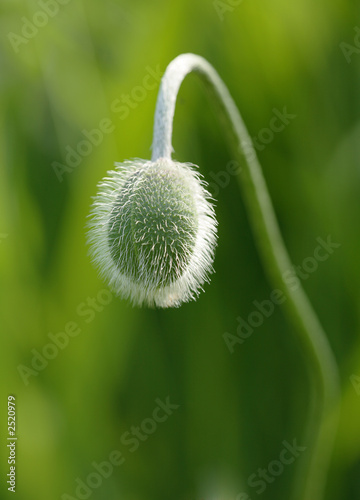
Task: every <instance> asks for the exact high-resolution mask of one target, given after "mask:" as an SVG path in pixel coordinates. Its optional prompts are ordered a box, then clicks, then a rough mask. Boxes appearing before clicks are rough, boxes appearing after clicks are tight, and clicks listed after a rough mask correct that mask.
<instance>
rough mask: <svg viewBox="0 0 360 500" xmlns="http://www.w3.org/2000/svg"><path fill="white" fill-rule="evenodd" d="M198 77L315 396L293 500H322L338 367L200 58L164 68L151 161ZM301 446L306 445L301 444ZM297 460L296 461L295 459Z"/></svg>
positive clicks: (162, 153) (160, 153)
mask: <svg viewBox="0 0 360 500" xmlns="http://www.w3.org/2000/svg"><path fill="white" fill-rule="evenodd" d="M191 72H196V73H197V74H198V75H199V76H200V77H201V79H202V81H203V82H204V83H205V85H206V87H207V89H208V91H209V92H210V94H211V95H212V96H213V97H214V98H215V102H216V105H217V107H218V110H219V112H220V116H221V118H222V120H225V125H226V126H225V127H224V129H225V130H226V131H227V132H228V138H229V140H230V145H231V148H232V150H233V153H234V155H235V157H236V159H237V160H238V161H239V163H240V165H241V168H240V169H239V175H238V181H239V183H240V186H241V188H242V192H243V195H244V198H245V203H246V206H247V209H248V214H249V218H250V222H251V225H252V228H253V232H254V237H255V240H256V243H257V247H258V250H259V252H260V255H261V257H262V261H263V265H264V268H265V271H266V273H267V274H268V277H269V279H270V282H271V284H272V286H274V287H276V288H279V289H281V290H282V291H283V293H284V294H285V296H286V299H287V300H286V301H285V302H284V307H285V308H286V311H287V313H288V317H289V319H290V320H291V321H292V323H293V325H294V327H295V331H296V332H297V333H298V335H299V337H300V339H301V341H302V345H303V348H304V351H305V355H306V356H305V358H306V361H307V365H308V369H309V373H310V377H311V378H310V380H311V390H312V392H313V396H312V402H311V411H310V415H309V423H308V426H307V430H306V435H305V438H304V439H305V440H306V446H307V451H306V452H305V453H304V455H303V459H302V463H301V464H300V467H299V473H298V477H297V481H296V484H295V487H294V499H296V500H299V499H301V500H321V498H323V495H324V488H325V483H326V476H327V471H328V467H329V461H330V457H331V452H332V447H333V442H334V438H335V435H336V429H337V422H338V413H339V406H340V388H339V376H338V368H337V364H336V361H335V358H334V355H333V352H332V350H331V347H330V345H329V342H328V339H327V337H326V334H325V332H324V331H323V329H322V327H321V325H320V322H319V320H318V318H317V316H316V314H315V312H314V310H313V308H312V306H311V304H310V302H309V300H308V298H307V296H306V294H305V292H304V290H303V288H302V286H301V285H300V284H299V286H298V287H297V288H296V289H294V288H290V287H289V286H288V284H287V283H286V281H284V279H283V276H284V274H285V273H286V272H287V271H289V270H291V269H292V267H293V266H292V264H291V261H290V258H289V256H288V253H287V251H286V248H285V245H284V242H283V240H282V237H281V234H280V230H279V226H278V223H277V220H276V216H275V212H274V209H273V206H272V202H271V199H270V195H269V192H268V190H267V186H266V183H265V179H264V177H263V174H262V170H261V167H260V164H259V161H258V159H257V156H256V153H255V150H254V147H253V144H252V141H251V138H250V136H249V134H248V132H247V130H246V127H245V125H244V122H243V120H242V118H241V115H240V113H239V111H238V109H237V106H236V104H235V102H234V100H233V99H232V97H231V95H230V93H229V91H228V89H227V87H226V86H225V84H224V82H223V81H222V80H221V78H220V77H219V75H218V73H217V72H216V71H215V69H214V68H213V67H212V66H211V65H210V64H209V63H208V62H207V61H206V60H205V59H203V58H202V57H200V56H196V55H194V54H183V55H181V56H178V57H177V58H176V59H174V60H173V61H172V62H171V63H170V64H169V66H168V68H167V70H166V72H165V75H164V77H163V79H162V82H161V87H160V91H159V96H158V101H157V106H156V113H155V125H154V141H153V155H152V159H153V160H156V159H158V158H160V157H167V158H170V157H171V152H172V146H171V137H172V123H173V118H174V113H175V104H176V97H177V94H178V91H179V88H180V86H181V83H182V81H183V79H184V78H185V76H186V75H187V74H189V73H191ZM302 444H304V443H302ZM299 460H300V459H299Z"/></svg>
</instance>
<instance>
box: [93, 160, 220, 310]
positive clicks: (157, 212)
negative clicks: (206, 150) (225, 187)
mask: <svg viewBox="0 0 360 500" xmlns="http://www.w3.org/2000/svg"><path fill="white" fill-rule="evenodd" d="M193 167H194V166H193V165H190V164H182V163H177V162H174V161H172V160H170V159H167V158H159V159H158V160H156V161H153V162H152V161H145V160H138V159H137V160H133V161H131V162H130V161H126V162H124V163H120V164H117V168H116V170H114V171H111V172H109V173H108V177H105V179H103V181H102V182H101V183H100V184H99V192H98V194H97V196H96V197H95V199H94V203H93V207H92V211H91V214H90V216H91V221H90V223H89V226H90V230H89V238H88V241H89V244H90V245H91V254H92V257H93V260H94V262H95V264H96V265H97V266H98V267H99V269H100V272H101V275H102V276H103V277H104V278H105V279H106V280H107V281H108V283H109V285H110V287H111V289H112V290H113V291H114V292H115V293H117V294H118V295H120V296H121V297H123V298H130V299H131V301H132V302H133V304H135V305H141V304H143V303H144V304H146V305H148V306H154V305H155V306H157V307H176V306H179V305H180V304H181V303H182V302H186V301H188V300H191V299H194V298H195V296H196V295H198V293H199V289H200V288H201V285H202V284H203V283H204V282H205V281H207V279H208V275H209V273H211V272H212V262H213V258H214V250H215V245H216V220H215V216H214V209H213V207H212V205H211V203H210V201H209V198H210V195H209V193H208V192H207V191H206V190H205V188H204V182H203V181H201V180H200V177H199V175H198V173H197V172H196V171H195V169H194V168H193Z"/></svg>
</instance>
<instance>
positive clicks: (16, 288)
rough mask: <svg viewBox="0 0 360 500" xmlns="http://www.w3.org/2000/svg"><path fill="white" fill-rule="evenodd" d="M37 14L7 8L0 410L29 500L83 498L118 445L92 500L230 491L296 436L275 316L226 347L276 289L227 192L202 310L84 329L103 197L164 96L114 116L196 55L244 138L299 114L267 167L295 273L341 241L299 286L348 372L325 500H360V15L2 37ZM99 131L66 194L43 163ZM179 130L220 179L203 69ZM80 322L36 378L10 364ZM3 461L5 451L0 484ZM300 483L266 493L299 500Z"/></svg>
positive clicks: (299, 403) (192, 8)
mask: <svg viewBox="0 0 360 500" xmlns="http://www.w3.org/2000/svg"><path fill="white" fill-rule="evenodd" d="M39 9H40V6H39V4H38V2H35V1H26V2H25V1H20V0H17V1H11V2H10V1H9V0H5V1H4V2H3V4H2V6H1V15H0V27H1V31H2V34H3V36H2V37H1V41H0V92H1V98H0V124H1V128H0V130H1V132H0V160H1V167H0V234H6V235H7V237H6V238H2V239H1V242H0V275H1V285H2V286H1V288H0V321H1V334H2V349H1V350H0V364H1V367H2V377H1V382H0V389H1V390H0V394H1V401H2V403H1V408H2V410H1V412H0V415H1V419H2V420H1V421H2V422H3V423H2V424H1V425H2V426H1V428H2V430H3V433H2V435H3V436H4V433H6V421H5V419H6V414H5V413H6V409H5V408H6V407H5V403H6V397H7V395H8V394H9V393H13V394H15V395H16V398H17V399H16V400H17V415H18V420H17V429H18V436H19V441H18V447H17V452H18V456H17V467H18V469H17V470H18V479H17V481H18V483H17V494H18V498H19V499H20V500H22V499H26V500H32V499H36V500H42V499H46V500H47V499H55V498H61V495H62V494H64V493H65V492H67V493H68V494H70V495H73V496H75V480H76V478H77V477H81V478H83V479H85V478H86V477H87V475H88V474H89V473H90V472H92V471H93V469H92V465H91V464H92V462H93V461H96V462H100V461H103V460H107V459H108V457H109V454H110V452H111V451H112V450H114V449H119V450H122V451H123V452H124V455H126V462H125V464H124V465H122V466H121V467H119V468H116V469H115V472H114V474H112V475H111V477H110V478H109V479H104V481H103V483H102V485H101V487H100V488H99V489H95V490H94V491H93V493H92V496H91V498H93V499H97V498H99V499H100V498H102V499H103V498H109V499H115V498H127V499H130V500H132V499H134V500H135V499H136V500H141V499H145V498H146V499H151V498H153V499H156V500H160V499H168V498H174V499H179V500H196V499H197V500H202V499H206V500H213V499H214V500H215V499H217V498H221V499H225V498H226V499H227V498H231V499H235V497H236V494H237V493H239V492H240V491H243V490H246V481H247V478H248V477H249V475H250V474H252V473H253V472H255V471H256V470H257V469H258V468H259V467H265V466H267V464H268V463H269V462H270V461H271V460H273V459H275V458H277V457H278V454H279V451H280V449H281V443H282V441H283V440H284V439H287V440H288V441H291V440H292V439H293V438H294V437H297V438H298V441H299V442H300V443H301V436H302V430H303V426H304V418H305V415H306V406H307V394H308V381H307V379H306V378H305V377H304V373H305V368H304V360H303V359H302V357H301V355H300V354H299V349H298V346H297V344H296V343H295V342H294V339H293V335H292V331H291V330H292V328H291V326H290V325H289V324H288V323H287V321H286V320H285V319H284V317H283V315H282V312H281V310H280V308H277V310H276V311H275V313H274V314H273V315H272V316H271V317H270V318H269V319H267V320H266V321H265V322H264V324H263V325H262V326H261V327H260V328H258V329H256V330H255V332H254V334H253V335H252V336H251V338H249V339H248V340H247V341H246V342H245V343H244V344H243V345H241V346H240V345H239V346H236V348H235V353H234V354H232V355H231V354H230V353H229V352H228V350H227V348H226V345H225V343H224V341H223V338H222V334H223V333H224V332H225V331H228V332H231V333H235V331H236V327H237V322H236V318H237V317H238V316H241V317H243V318H246V317H247V316H248V315H249V313H250V312H251V311H252V310H253V308H254V306H253V305H252V302H253V300H259V301H260V300H264V299H266V298H268V297H269V295H270V292H271V288H270V287H269V285H268V284H267V282H266V280H265V276H264V273H263V270H262V268H261V265H260V262H259V259H258V256H257V253H256V249H255V247H254V243H253V239H252V235H251V228H250V227H249V224H248V222H247V217H246V213H245V209H244V206H243V203H242V200H241V197H240V196H239V191H238V188H237V186H236V185H235V183H231V184H229V186H227V187H226V188H224V189H221V190H220V193H219V196H218V200H217V209H216V211H217V216H218V220H219V247H218V250H217V255H216V261H215V268H216V274H215V275H214V276H213V278H212V281H211V284H210V285H206V286H205V293H203V294H202V295H201V296H200V298H199V299H198V301H197V302H194V303H191V304H187V305H184V306H183V307H182V308H180V309H179V310H168V311H153V310H146V309H132V308H131V307H129V306H128V305H127V304H126V303H124V302H122V301H120V300H118V299H117V298H113V300H112V301H111V303H110V304H108V305H106V306H105V307H104V310H103V311H100V312H97V313H96V314H95V317H94V319H93V321H91V322H89V323H86V322H85V318H84V317H83V316H80V315H79V313H78V312H77V309H78V307H79V305H80V304H82V303H83V302H86V301H87V298H88V297H96V296H97V294H98V293H99V291H100V290H101V289H103V288H105V285H104V284H103V283H102V282H101V281H100V280H99V278H98V276H97V273H96V271H95V270H94V269H93V267H92V265H91V263H90V261H89V258H88V257H87V249H86V245H85V230H84V226H85V223H86V216H87V213H88V210H89V205H90V202H91V196H93V195H94V194H95V192H96V184H97V182H98V181H99V180H100V179H101V178H102V177H103V175H104V174H105V173H106V171H107V170H109V169H111V168H112V165H113V163H114V161H122V160H123V159H126V158H131V157H143V158H148V157H149V156H150V149H149V148H150V144H151V139H152V121H153V113H154V109H155V102H156V94H157V88H156V89H154V90H153V91H149V92H148V94H147V96H146V99H144V100H143V101H142V102H139V103H137V106H136V107H134V109H130V112H129V115H128V117H127V118H126V119H125V120H121V119H120V118H119V115H118V114H116V113H114V112H113V111H112V110H111V103H112V102H113V101H114V100H115V99H119V98H121V96H122V94H129V93H131V91H132V89H134V87H136V86H138V85H141V84H142V80H143V78H144V76H145V75H146V74H147V70H146V67H148V66H150V67H151V68H153V69H155V68H156V67H157V66H159V67H160V68H161V69H162V71H164V69H165V67H166V65H167V64H168V63H169V62H170V60H171V59H172V58H173V57H175V56H176V55H178V54H179V53H181V52H187V51H191V52H195V53H199V54H201V55H203V56H204V57H206V58H207V59H208V60H209V61H210V62H211V63H212V64H213V65H214V66H215V68H216V69H217V70H218V71H219V73H220V74H221V76H222V77H223V78H224V80H225V82H226V83H227V84H228V86H229V89H230V91H231V93H232V95H233V97H234V98H235V101H236V102H237V103H238V105H239V108H240V110H241V112H242V114H243V116H244V119H245V122H246V124H247V126H248V128H249V130H250V133H251V135H253V136H256V135H257V134H258V133H259V131H261V129H263V128H264V127H268V125H269V122H270V120H271V117H272V110H273V109H274V108H277V109H279V110H281V109H283V107H284V106H286V108H287V110H288V112H289V113H293V114H296V115H297V117H296V119H295V120H294V121H293V122H291V124H290V125H289V126H288V127H286V128H285V130H284V131H283V132H281V133H279V134H276V135H275V137H274V140H273V141H272V142H271V144H269V145H267V146H266V148H265V149H264V150H263V151H261V152H259V158H260V161H261V163H262V165H263V169H264V173H265V177H266V179H267V182H268V184H269V189H270V192H271V194H272V196H273V201H274V205H275V208H276V211H277V214H278V217H279V222H280V225H281V228H282V231H283V234H284V238H285V241H286V243H287V245H288V248H289V251H290V255H291V256H292V258H293V261H294V263H295V264H301V262H302V261H303V259H304V258H305V257H308V256H310V255H312V252H313V250H314V248H315V246H316V238H317V237H318V236H321V237H323V238H325V237H326V236H327V235H329V234H330V235H331V236H332V238H333V240H334V241H336V242H339V243H341V247H340V249H339V250H338V251H336V252H335V253H334V255H333V256H331V259H329V261H326V262H324V263H321V265H320V266H319V269H318V270H317V271H316V273H314V274H313V275H311V278H309V280H307V281H306V282H304V286H305V289H306V291H307V292H308V293H309V296H310V298H311V300H312V302H313V303H314V306H315V308H316V310H317V311H318V313H319V316H320V319H321V321H322V323H323V325H324V327H325V329H326V331H327V332H328V335H329V338H330V341H331V343H332V345H333V347H334V350H335V353H336V356H337V359H338V362H339V365H340V368H341V372H342V378H343V389H344V408H343V414H342V421H341V425H340V430H339V436H338V439H337V445H336V450H335V454H334V458H333V461H332V469H331V474H330V478H329V488H328V491H327V499H328V500H331V499H335V498H342V499H344V500H347V499H349V500H353V499H354V498H357V497H359V496H360V484H359V480H358V478H359V472H360V433H359V432H358V422H359V416H360V396H359V395H358V394H357V393H356V390H355V388H354V387H353V386H352V384H351V382H350V376H351V375H352V374H357V375H359V376H360V344H359V306H358V304H359V285H358V284H359V282H360V264H359V263H360V261H359V258H358V242H359V236H360V235H359V224H358V220H359V215H360V214H359V175H360V174H359V172H360V170H359V143H360V142H359V138H360V125H359V111H360V106H359V91H358V84H359V68H360V55H359V54H354V55H353V56H352V60H351V64H348V63H347V62H346V59H345V57H344V55H343V53H342V51H341V49H340V47H339V44H340V43H341V42H343V41H345V42H347V43H353V38H354V34H355V33H354V30H353V28H354V26H355V25H359V23H360V20H359V14H358V2H351V1H342V2H340V1H335V0H331V1H330V2H329V1H327V2H325V1H324V0H321V1H319V2H317V3H316V4H314V3H312V2H310V0H302V1H301V2H300V3H297V4H291V3H288V2H285V1H284V0H273V1H271V2H270V1H265V0H263V1H262V2H260V1H256V2H250V1H248V0H244V2H243V3H242V4H241V5H239V6H237V7H235V8H234V10H233V12H227V13H225V15H224V21H221V20H220V19H219V17H218V15H217V13H216V10H215V8H214V6H213V3H212V2H210V1H205V0H199V1H198V2H196V3H194V2H190V1H189V0H185V1H183V2H173V3H170V2H165V1H164V0H157V1H153V2H151V3H150V2H144V1H140V0H138V1H132V2H130V1H128V0H126V1H123V2H119V1H111V0H105V1H103V2H101V3H100V2H95V1H94V0H92V1H88V2H82V1H81V0H72V1H71V2H69V3H68V4H67V5H61V6H60V9H59V13H58V14H57V15H56V16H54V17H53V18H52V19H50V21H49V22H48V24H47V25H46V26H44V27H42V28H39V32H38V33H37V34H36V36H34V37H33V38H31V39H29V41H28V43H26V44H23V45H21V46H19V53H15V52H14V50H13V49H12V47H11V44H10V42H9V39H8V33H9V32H14V33H17V34H21V29H22V24H23V22H22V17H23V16H25V17H27V18H30V19H31V18H32V17H33V16H34V14H36V13H37V12H38V11H39ZM104 118H109V119H111V120H112V122H113V124H114V125H115V130H114V132H113V133H111V134H109V135H105V137H104V140H103V141H102V143H101V144H100V145H99V146H98V147H96V148H94V149H93V151H92V153H91V154H89V155H88V156H86V157H85V158H84V159H83V160H82V162H81V163H80V165H79V166H78V167H76V168H75V169H74V171H73V172H71V173H70V172H68V173H65V174H64V179H63V182H59V180H58V178H57V177H56V175H55V172H54V170H53V168H52V163H53V162H54V161H57V162H60V163H64V162H65V155H66V149H65V148H66V147H67V146H71V147H73V148H76V146H77V144H78V143H79V141H81V140H82V139H83V136H82V133H81V131H82V130H83V129H86V130H91V129H94V128H97V127H98V126H99V123H100V121H101V120H102V119H104ZM174 131H175V132H174V146H175V151H176V155H175V156H176V158H177V159H179V160H181V161H191V162H194V163H196V164H198V165H199V166H200V170H201V172H202V173H203V175H204V176H205V178H206V179H207V180H208V181H211V178H210V177H209V173H210V172H218V171H220V170H224V169H225V167H226V164H227V162H228V161H229V160H230V159H231V158H230V156H229V154H228V152H227V150H226V147H225V143H224V139H223V136H222V130H221V127H220V125H219V124H218V123H217V121H216V118H215V117H214V115H213V113H212V110H211V108H210V107H209V106H208V102H207V100H206V97H205V96H204V95H203V94H202V90H201V87H200V86H198V85H197V84H196V83H195V79H193V78H189V80H188V81H186V82H185V83H184V86H183V88H182V90H181V93H180V96H179V101H178V106H177V112H176V120H175V125H174ZM69 321H76V322H77V323H78V324H79V326H80V328H81V333H80V334H79V336H77V337H74V338H71V339H70V342H69V346H68V347H67V348H66V349H64V350H63V351H60V352H59V355H58V356H57V357H56V358H55V359H54V360H51V361H49V364H48V366H47V367H46V368H45V369H44V370H43V371H40V372H39V374H38V375H37V376H36V377H35V376H31V377H30V378H29V385H25V384H24V383H23V380H22V379H21V377H20V375H19V371H18V365H19V364H23V365H26V366H31V365H30V363H31V358H32V353H31V350H32V349H36V350H38V351H41V349H42V348H43V347H44V345H46V344H47V343H48V342H49V338H48V334H49V333H50V332H52V333H58V332H61V331H63V329H64V328H65V325H66V324H67V323H68V322H69ZM167 395H170V400H171V401H173V402H175V403H177V404H179V405H180V408H179V410H177V411H176V412H175V413H174V415H172V416H171V417H170V418H169V420H168V421H167V422H166V423H164V424H162V425H159V428H158V429H157V430H156V433H154V435H151V436H150V437H149V439H148V440H147V441H146V442H144V443H142V444H141V447H139V449H138V450H137V451H136V452H135V453H134V454H129V453H128V450H127V449H126V447H124V445H123V444H122V443H121V436H122V435H123V433H124V432H126V431H128V430H129V429H130V428H131V426H133V425H135V426H136V425H139V424H140V423H141V422H142V421H143V419H144V418H148V417H150V416H151V413H152V411H153V409H154V407H155V402H154V401H155V399H156V398H166V396H167ZM5 448H6V446H5V441H4V438H2V439H1V446H0V453H1V455H0V457H1V462H0V463H1V470H2V471H4V470H5V471H7V465H6V449H5ZM294 470H295V469H294V467H289V468H287V469H286V470H285V471H284V473H283V475H282V476H281V477H279V478H278V479H276V481H275V482H274V483H273V484H271V485H269V486H268V488H267V490H266V493H265V494H264V498H265V497H266V498H269V499H280V498H284V499H286V498H288V497H289V491H290V489H291V482H292V479H293V475H294ZM249 494H250V495H252V496H253V497H256V496H255V495H256V494H255V493H254V491H251V490H250V492H249ZM0 498H6V492H5V488H4V486H2V487H1V489H0Z"/></svg>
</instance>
